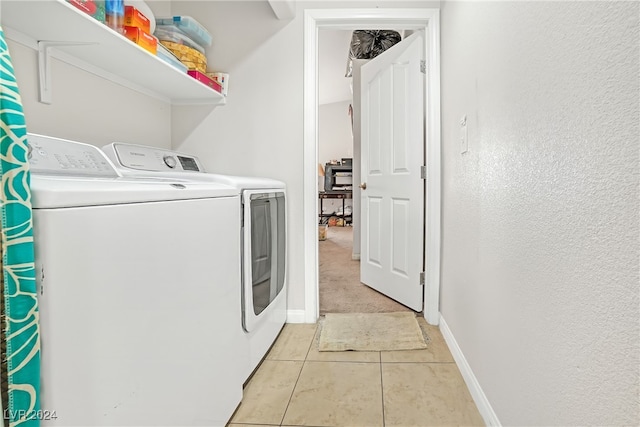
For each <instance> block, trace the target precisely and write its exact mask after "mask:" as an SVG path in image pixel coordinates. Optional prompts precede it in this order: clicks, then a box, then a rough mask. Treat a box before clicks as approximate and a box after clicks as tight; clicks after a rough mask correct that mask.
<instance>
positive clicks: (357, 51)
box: [345, 30, 402, 77]
mask: <svg viewBox="0 0 640 427" xmlns="http://www.w3.org/2000/svg"><path fill="white" fill-rule="evenodd" d="M400 40H402V36H401V35H400V33H399V32H397V31H394V30H355V31H354V32H353V34H352V35H351V44H350V46H349V58H348V60H347V72H346V74H345V77H351V76H352V71H353V60H354V59H373V58H375V57H376V56H378V55H380V54H381V53H382V52H384V51H385V50H387V49H389V48H390V47H391V46H393V45H394V44H396V43H398V42H400Z"/></svg>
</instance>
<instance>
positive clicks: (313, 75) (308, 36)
mask: <svg viewBox="0 0 640 427" xmlns="http://www.w3.org/2000/svg"><path fill="white" fill-rule="evenodd" d="M320 28H322V29H334V30H353V29H354V28H367V29H388V28H402V29H406V30H409V29H413V30H424V34H425V45H424V48H425V58H426V63H427V64H428V65H427V73H426V80H425V86H424V89H425V94H424V96H423V99H424V111H425V120H426V123H425V126H426V132H425V147H424V150H425V154H426V158H427V165H426V166H427V178H426V186H425V187H426V194H425V205H426V206H425V236H424V245H425V248H424V253H425V255H424V256H425V260H424V265H425V291H424V302H423V305H424V309H423V312H424V317H425V319H426V321H427V322H428V323H429V324H432V325H438V324H439V321H440V249H441V248H440V212H441V210H440V207H441V178H440V176H441V174H440V170H441V158H440V155H441V154H440V153H441V129H440V10H439V9H428V8H424V9H307V10H305V11H304V114H303V115H304V119H303V120H304V123H303V129H304V134H303V142H304V150H303V153H304V166H303V169H304V171H303V173H304V175H303V179H304V180H303V194H304V197H303V215H304V218H303V222H304V279H305V293H304V294H305V297H304V298H305V306H304V307H305V310H304V311H305V312H304V319H305V322H307V323H315V322H316V320H317V319H318V316H319V312H320V310H319V304H320V298H319V281H318V279H319V274H318V195H317V192H318V175H317V174H318V30H319V29H320ZM345 50H346V49H345ZM416 286H419V285H418V284H416Z"/></svg>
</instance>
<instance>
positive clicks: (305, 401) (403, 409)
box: [229, 317, 484, 427]
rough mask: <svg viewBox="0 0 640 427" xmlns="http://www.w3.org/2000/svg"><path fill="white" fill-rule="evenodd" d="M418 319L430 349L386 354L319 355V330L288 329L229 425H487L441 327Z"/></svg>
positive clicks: (305, 326) (297, 326) (289, 326)
mask: <svg viewBox="0 0 640 427" xmlns="http://www.w3.org/2000/svg"><path fill="white" fill-rule="evenodd" d="M418 322H419V323H420V327H421V328H422V329H423V332H425V333H426V335H427V336H428V337H429V339H430V341H429V342H428V346H427V349H425V350H405V351H383V352H379V351H375V352H360V351H348V352H319V351H318V338H319V336H320V326H317V325H309V324H287V325H285V327H284V329H283V330H282V332H281V333H280V336H279V337H278V339H277V341H276V343H275V344H274V345H273V347H272V348H271V351H270V352H269V353H268V354H267V357H266V358H265V360H264V361H263V362H262V364H261V365H260V367H259V368H258V369H257V370H256V372H255V374H254V375H253V377H252V378H251V380H250V381H249V382H248V383H247V385H246V387H245V389H244V398H243V400H242V403H241V404H240V406H239V407H238V409H237V411H236V413H235V414H234V416H233V418H232V419H231V422H230V424H229V427H245V426H251V427H261V426H262V427H264V426H317V427H320V426H336V427H337V426H340V427H343V426H350V427H351V426H363V427H373V426H403V427H418V426H460V425H465V426H466V425H484V422H483V420H482V417H481V416H480V414H479V412H478V409H477V408H476V405H475V404H474V402H473V400H472V398H471V395H470V394H469V391H468V389H467V387H466V385H465V383H464V380H463V379H462V376H461V375H460V371H459V370H458V367H457V365H456V364H455V362H454V360H453V357H452V356H451V353H450V352H449V349H448V348H447V345H446V344H445V342H444V339H443V337H442V334H441V333H440V330H439V329H438V328H437V327H435V326H431V325H428V324H427V323H426V322H425V321H424V319H423V318H421V317H418ZM319 324H320V323H319Z"/></svg>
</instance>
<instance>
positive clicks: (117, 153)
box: [105, 142, 204, 172]
mask: <svg viewBox="0 0 640 427" xmlns="http://www.w3.org/2000/svg"><path fill="white" fill-rule="evenodd" d="M105 149H106V150H107V154H108V155H109V157H110V158H111V160H113V161H114V162H115V163H116V164H118V165H120V166H123V167H125V168H129V169H136V170H143V171H155V172H204V168H203V167H202V165H201V164H200V161H199V160H198V158H197V157H195V156H190V155H188V154H181V153H176V152H174V151H169V150H163V149H161V148H155V147H147V146H144V145H134V144H125V143H121V142H114V143H113V144H111V145H109V146H107V147H105Z"/></svg>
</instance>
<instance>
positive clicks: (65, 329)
mask: <svg viewBox="0 0 640 427" xmlns="http://www.w3.org/2000/svg"><path fill="white" fill-rule="evenodd" d="M28 142H29V147H30V160H29V163H30V167H31V171H32V176H31V190H32V203H33V222H34V243H35V255H36V271H37V272H38V273H37V289H38V303H39V309H40V326H41V328H40V333H41V349H42V351H41V357H42V365H41V405H42V408H43V409H44V408H48V409H51V410H55V411H56V415H57V419H55V420H50V421H43V422H42V423H43V425H48V426H89V425H91V426H107V425H108V426H132V425H136V426H159V425H201V426H223V425H226V423H227V422H228V421H229V419H230V417H231V416H232V414H233V412H234V411H235V409H236V408H237V406H238V404H239V403H240V401H241V399H242V385H243V382H244V375H245V372H244V371H245V369H246V368H245V364H241V363H239V362H238V360H240V359H242V357H243V354H244V352H245V349H244V345H245V344H244V342H243V341H242V335H241V334H238V333H236V332H234V331H233V330H232V329H231V328H229V327H228V325H229V324H230V323H231V322H232V321H234V320H235V319H237V318H239V316H241V309H240V296H239V294H238V292H237V283H238V281H239V280H240V274H241V272H240V263H239V260H238V257H237V255H236V252H237V251H239V250H240V245H239V242H238V238H237V231H236V230H235V228H236V227H240V219H239V214H240V209H239V197H238V192H237V190H236V189H235V188H232V187H229V186H226V185H223V184H217V183H213V182H209V183H204V182H202V183H195V182H175V183H172V182H162V181H159V180H155V181H153V180H151V179H144V180H142V179H132V178H122V177H120V176H119V174H118V173H117V171H116V169H115V168H114V166H113V165H112V164H111V162H110V161H109V160H108V159H107V158H106V157H105V155H104V153H103V152H102V151H100V150H99V149H98V148H97V147H93V146H91V145H87V144H81V143H77V142H72V141H66V140H62V139H57V138H51V137H46V136H41V135H34V134H29V135H28ZM212 217H215V221H212V220H211V218H212Z"/></svg>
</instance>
